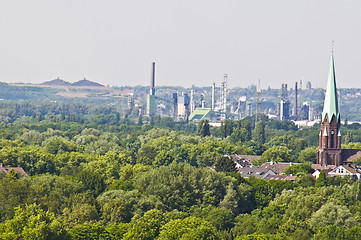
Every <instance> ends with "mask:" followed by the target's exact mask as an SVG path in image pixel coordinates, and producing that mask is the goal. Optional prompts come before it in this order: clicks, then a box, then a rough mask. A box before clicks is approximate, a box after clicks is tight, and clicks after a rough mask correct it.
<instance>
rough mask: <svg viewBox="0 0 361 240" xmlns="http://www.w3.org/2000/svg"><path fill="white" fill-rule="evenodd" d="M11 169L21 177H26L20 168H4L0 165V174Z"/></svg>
mask: <svg viewBox="0 0 361 240" xmlns="http://www.w3.org/2000/svg"><path fill="white" fill-rule="evenodd" d="M11 169H13V170H14V171H15V172H17V173H18V174H20V176H22V177H27V176H28V174H27V173H26V172H25V171H24V169H23V168H22V167H4V166H3V164H2V163H1V164H0V172H4V173H8V172H10V170H11Z"/></svg>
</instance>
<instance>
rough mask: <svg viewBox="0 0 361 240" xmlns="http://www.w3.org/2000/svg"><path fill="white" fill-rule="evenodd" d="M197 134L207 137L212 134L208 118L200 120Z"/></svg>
mask: <svg viewBox="0 0 361 240" xmlns="http://www.w3.org/2000/svg"><path fill="white" fill-rule="evenodd" d="M197 134H198V135H199V136H201V137H206V136H210V135H211V133H210V131H209V121H208V120H207V119H203V120H201V121H199V123H198V125H197Z"/></svg>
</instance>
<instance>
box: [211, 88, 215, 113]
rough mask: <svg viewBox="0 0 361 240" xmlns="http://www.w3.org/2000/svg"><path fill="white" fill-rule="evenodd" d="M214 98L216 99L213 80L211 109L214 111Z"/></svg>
mask: <svg viewBox="0 0 361 240" xmlns="http://www.w3.org/2000/svg"><path fill="white" fill-rule="evenodd" d="M215 100H216V83H215V82H214V81H213V83H212V104H211V106H212V110H213V111H214V107H215V106H214V105H215Z"/></svg>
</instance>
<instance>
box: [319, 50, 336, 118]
mask: <svg viewBox="0 0 361 240" xmlns="http://www.w3.org/2000/svg"><path fill="white" fill-rule="evenodd" d="M326 114H327V118H328V121H329V122H331V119H332V116H333V115H335V120H336V121H338V120H339V118H340V113H339V111H338V101H337V88H336V77H335V67H334V63H333V52H332V55H331V66H330V73H329V75H328V82H327V89H326V96H325V103H324V105H323V112H322V119H321V120H322V121H324V120H325V117H326Z"/></svg>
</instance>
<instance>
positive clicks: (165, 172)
mask: <svg viewBox="0 0 361 240" xmlns="http://www.w3.org/2000/svg"><path fill="white" fill-rule="evenodd" d="M232 181H235V180H234V179H232V178H230V177H226V176H225V175H224V174H222V173H217V172H214V171H212V170H209V169H196V168H194V167H191V166H190V165H188V164H183V163H181V164H174V163H173V164H171V165H169V166H166V167H161V168H159V169H154V170H152V171H149V172H147V173H145V174H143V175H140V176H138V178H137V179H136V182H135V187H136V188H137V189H138V190H139V191H140V192H142V193H145V194H147V195H153V196H156V197H157V198H158V199H159V200H160V201H161V202H162V203H163V204H164V206H165V209H166V210H167V211H171V210H173V209H178V210H180V211H185V210H187V209H189V208H190V207H191V206H193V205H198V204H211V205H217V204H219V203H220V202H221V201H222V200H223V198H224V195H225V194H226V186H228V184H229V183H230V182H232Z"/></svg>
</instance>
